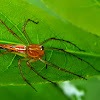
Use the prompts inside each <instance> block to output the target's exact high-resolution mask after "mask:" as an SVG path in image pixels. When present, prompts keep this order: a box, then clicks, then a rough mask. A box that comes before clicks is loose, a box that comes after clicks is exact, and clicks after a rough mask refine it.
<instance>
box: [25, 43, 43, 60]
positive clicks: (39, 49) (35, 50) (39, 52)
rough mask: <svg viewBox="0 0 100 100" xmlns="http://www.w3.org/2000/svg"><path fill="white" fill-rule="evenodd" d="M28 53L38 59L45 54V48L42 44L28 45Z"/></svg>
mask: <svg viewBox="0 0 100 100" xmlns="http://www.w3.org/2000/svg"><path fill="white" fill-rule="evenodd" d="M26 53H27V54H28V56H29V57H31V58H34V59H36V60H37V59H39V58H41V57H42V56H43V55H44V49H43V46H42V45H37V44H31V45H29V46H28V47H27V49H26Z"/></svg>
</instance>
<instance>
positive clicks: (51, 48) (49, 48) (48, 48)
mask: <svg viewBox="0 0 100 100" xmlns="http://www.w3.org/2000/svg"><path fill="white" fill-rule="evenodd" d="M45 49H46V50H57V51H62V52H65V53H67V54H69V55H72V56H74V57H76V58H77V59H79V60H81V61H84V62H85V63H87V64H88V65H90V66H91V67H92V68H93V69H94V70H96V71H97V72H100V71H99V70H97V69H96V68H95V67H93V66H92V65H91V64H90V63H89V62H87V61H85V60H84V59H81V58H79V57H77V56H76V55H74V54H72V53H70V52H67V51H65V50H63V49H58V48H53V47H45Z"/></svg>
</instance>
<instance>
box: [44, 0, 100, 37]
mask: <svg viewBox="0 0 100 100" xmlns="http://www.w3.org/2000/svg"><path fill="white" fill-rule="evenodd" d="M43 1H44V3H45V6H47V7H48V8H49V9H51V10H52V11H53V12H54V13H56V14H57V15H58V16H60V17H61V19H64V20H67V21H68V22H70V23H72V24H73V25H75V26H76V27H79V28H80V29H83V30H86V31H87V32H91V33H92V34H96V35H97V36H100V28H99V26H100V20H99V19H100V0H59V1H58V0H43Z"/></svg>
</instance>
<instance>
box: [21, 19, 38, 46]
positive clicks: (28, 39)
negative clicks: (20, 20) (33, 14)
mask: <svg viewBox="0 0 100 100" xmlns="http://www.w3.org/2000/svg"><path fill="white" fill-rule="evenodd" d="M29 21H32V22H33V23H35V24H38V23H39V22H35V21H34V20H31V19H28V20H27V21H26V22H25V24H24V26H23V33H24V36H25V37H26V39H27V41H28V43H29V44H32V41H31V40H30V38H29V36H28V35H27V33H26V31H25V27H26V25H27V23H28V22H29Z"/></svg>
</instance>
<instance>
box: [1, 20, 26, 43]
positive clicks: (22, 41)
mask: <svg viewBox="0 0 100 100" xmlns="http://www.w3.org/2000/svg"><path fill="white" fill-rule="evenodd" d="M0 22H1V23H2V24H3V25H4V26H5V27H6V28H7V29H8V31H9V32H10V33H12V34H13V35H14V36H15V37H16V38H17V39H18V40H20V41H21V42H22V43H23V44H26V43H25V41H23V40H22V39H21V38H20V37H19V36H18V35H17V34H16V33H14V32H13V31H12V30H11V29H10V28H9V27H8V26H7V25H6V24H5V23H4V22H3V21H2V20H1V19H0Z"/></svg>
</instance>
